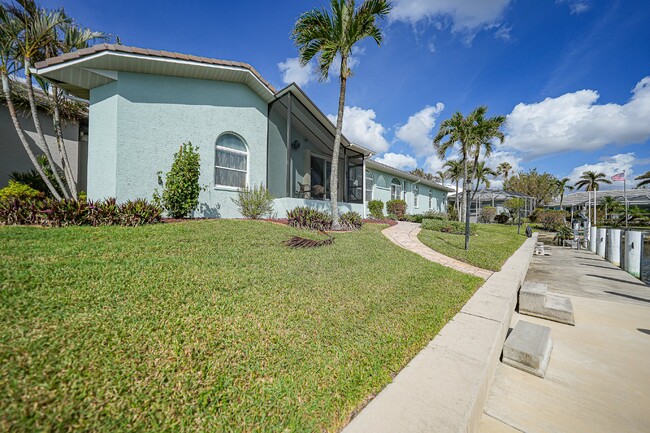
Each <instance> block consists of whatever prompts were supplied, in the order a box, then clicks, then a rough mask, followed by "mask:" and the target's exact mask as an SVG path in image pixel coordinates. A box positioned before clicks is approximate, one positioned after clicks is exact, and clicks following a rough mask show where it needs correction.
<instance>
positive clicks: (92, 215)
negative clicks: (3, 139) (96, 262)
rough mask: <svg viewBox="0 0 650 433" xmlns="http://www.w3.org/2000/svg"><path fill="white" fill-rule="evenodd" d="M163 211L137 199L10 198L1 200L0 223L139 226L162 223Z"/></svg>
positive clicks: (61, 225) (60, 225)
mask: <svg viewBox="0 0 650 433" xmlns="http://www.w3.org/2000/svg"><path fill="white" fill-rule="evenodd" d="M161 215H162V209H161V208H160V207H158V206H156V205H154V204H150V203H147V201H146V200H142V199H137V200H133V201H127V202H124V203H121V204H117V203H116V201H115V199H114V198H109V199H106V200H103V201H102V200H100V201H97V202H92V201H78V200H70V199H64V200H60V201H59V200H54V199H52V198H45V199H37V200H32V199H26V200H20V199H18V198H15V197H14V198H9V199H4V200H0V224H3V225H10V224H16V225H28V224H29V225H42V226H47V227H66V226H81V225H89V226H110V225H120V226H139V225H143V224H153V223H158V222H160V221H161Z"/></svg>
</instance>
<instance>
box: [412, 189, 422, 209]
mask: <svg viewBox="0 0 650 433" xmlns="http://www.w3.org/2000/svg"><path fill="white" fill-rule="evenodd" d="M419 195H420V187H419V186H418V185H417V184H416V185H415V187H413V207H418V196H419Z"/></svg>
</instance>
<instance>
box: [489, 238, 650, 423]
mask: <svg viewBox="0 0 650 433" xmlns="http://www.w3.org/2000/svg"><path fill="white" fill-rule="evenodd" d="M551 252H552V256H548V257H545V256H535V257H533V261H532V264H531V267H530V269H529V270H528V274H527V277H526V279H527V280H528V281H540V282H546V283H548V289H549V292H551V293H561V294H564V295H568V296H569V297H570V298H571V301H572V303H573V308H574V314H575V322H576V323H575V327H573V326H567V325H563V324H560V323H555V322H550V321H547V320H543V319H537V318H534V317H530V316H524V315H519V314H516V313H515V314H514V316H513V318H512V322H511V325H510V326H511V327H513V326H514V325H515V323H516V322H517V321H518V320H526V321H528V322H532V323H537V324H541V325H544V326H548V327H550V328H551V338H552V339H553V351H552V352H551V358H550V362H549V364H548V369H547V371H546V377H545V378H544V379H540V378H538V377H535V376H532V375H530V374H527V373H524V372H522V371H519V370H517V369H514V368H512V367H508V366H507V365H504V364H501V363H499V365H498V366H497V369H496V373H495V377H494V382H493V383H492V387H491V389H490V393H489V397H488V399H487V402H486V405H485V408H484V413H483V417H482V419H481V422H480V424H479V432H481V433H498V432H518V431H525V432H531V433H533V432H623V431H624V432H648V431H650V411H649V410H648V408H649V407H650V392H648V390H650V367H649V366H648V360H649V359H650V287H649V286H647V285H646V284H644V283H642V282H641V281H639V280H637V279H636V278H634V277H632V276H630V275H629V274H627V273H626V272H624V271H622V270H620V269H618V268H616V267H615V266H613V265H611V264H610V263H608V262H606V261H605V260H603V259H602V258H600V257H598V256H597V255H596V254H593V253H590V252H587V251H575V250H570V249H565V248H561V247H551Z"/></svg>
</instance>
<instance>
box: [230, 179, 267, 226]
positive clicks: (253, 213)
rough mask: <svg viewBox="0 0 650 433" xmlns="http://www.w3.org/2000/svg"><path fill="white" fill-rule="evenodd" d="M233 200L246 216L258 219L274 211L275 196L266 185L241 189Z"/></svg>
mask: <svg viewBox="0 0 650 433" xmlns="http://www.w3.org/2000/svg"><path fill="white" fill-rule="evenodd" d="M231 200H232V201H233V203H235V205H237V208H238V209H239V212H240V213H241V214H242V215H243V216H244V218H248V219H253V220H256V219H260V218H262V217H263V216H264V215H270V214H271V213H272V212H273V196H271V194H270V193H269V190H268V189H266V188H264V185H260V186H259V187H257V186H254V187H253V188H248V187H246V188H243V189H240V190H239V192H238V193H237V198H233V199H231Z"/></svg>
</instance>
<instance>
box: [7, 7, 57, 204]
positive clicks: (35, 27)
mask: <svg viewBox="0 0 650 433" xmlns="http://www.w3.org/2000/svg"><path fill="white" fill-rule="evenodd" d="M8 11H9V13H10V14H11V15H13V16H14V17H15V19H16V20H17V21H18V22H19V23H20V32H19V33H18V34H17V35H16V36H17V37H16V56H17V59H20V60H22V62H23V68H24V72H25V83H26V85H27V99H28V100H29V105H30V108H31V113H32V120H33V121H34V128H35V129H36V136H37V138H38V140H39V142H40V145H41V148H42V149H43V152H44V153H45V156H46V157H47V160H48V162H49V164H50V167H53V168H54V167H56V165H55V164H54V158H53V157H52V152H51V151H50V147H49V145H48V144H47V140H45V134H44V133H43V128H42V127H41V122H40V119H39V117H38V107H37V105H36V98H35V96H34V84H33V82H32V73H31V70H30V68H31V65H32V61H33V60H35V59H36V60H37V59H39V58H42V57H44V53H45V51H46V47H48V46H51V45H52V44H53V43H55V42H56V32H57V29H58V28H60V26H62V25H63V24H64V23H66V22H69V19H68V18H67V17H66V16H65V14H64V13H63V11H60V10H58V11H56V10H55V11H48V10H46V9H42V8H39V7H38V6H37V5H36V3H35V2H34V0H16V3H12V4H10V5H9V6H8ZM52 172H53V174H54V179H55V180H56V183H57V185H58V187H59V189H60V191H61V192H62V193H63V196H64V197H66V198H69V197H70V193H69V192H68V190H67V185H66V184H65V183H64V182H63V180H62V179H61V176H60V175H59V173H58V170H56V169H53V170H52Z"/></svg>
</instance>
